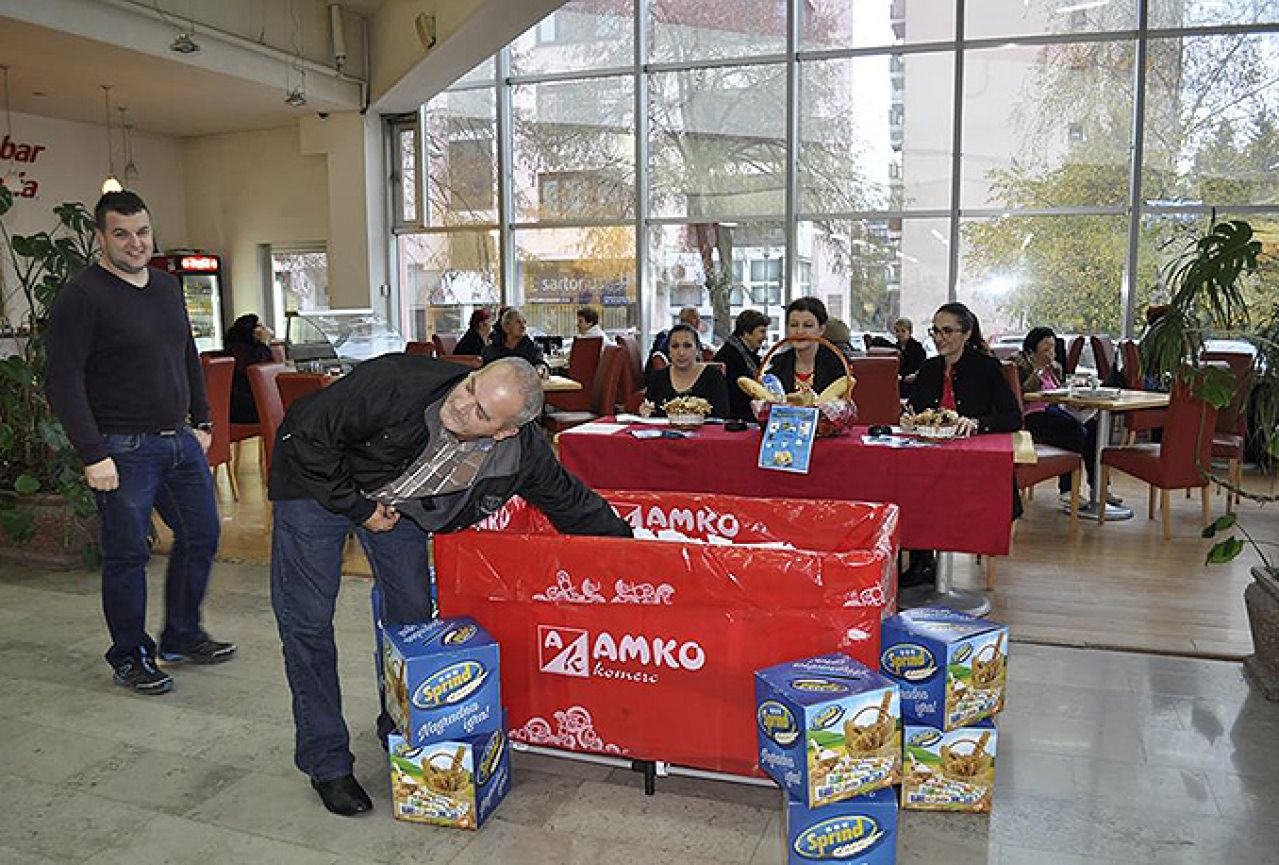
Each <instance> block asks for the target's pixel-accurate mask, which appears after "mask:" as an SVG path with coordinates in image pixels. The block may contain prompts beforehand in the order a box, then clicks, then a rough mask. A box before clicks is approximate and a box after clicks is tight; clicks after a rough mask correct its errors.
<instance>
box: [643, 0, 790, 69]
mask: <svg viewBox="0 0 1279 865" xmlns="http://www.w3.org/2000/svg"><path fill="white" fill-rule="evenodd" d="M649 9H650V12H649V28H650V29H649V34H650V35H649V39H650V48H649V59H650V60H651V61H652V62H654V63H687V62H691V61H698V60H703V61H704V60H723V59H727V58H734V57H751V56H754V55H759V54H780V53H781V52H783V51H785V50H786V3H785V2H784V0H649Z"/></svg>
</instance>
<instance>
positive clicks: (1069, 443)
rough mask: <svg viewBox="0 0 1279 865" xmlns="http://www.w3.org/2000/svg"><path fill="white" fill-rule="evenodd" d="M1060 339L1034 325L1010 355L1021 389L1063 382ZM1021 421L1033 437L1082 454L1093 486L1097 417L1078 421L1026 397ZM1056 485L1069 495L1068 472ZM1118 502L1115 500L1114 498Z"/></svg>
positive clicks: (1049, 387)
mask: <svg viewBox="0 0 1279 865" xmlns="http://www.w3.org/2000/svg"><path fill="white" fill-rule="evenodd" d="M1058 342H1059V340H1058V339H1057V335H1056V334H1055V333H1053V331H1052V329H1051V328H1047V327H1034V328H1031V330H1030V333H1028V334H1026V338H1025V339H1024V340H1022V343H1021V351H1020V352H1018V353H1017V354H1016V355H1014V356H1013V359H1012V361H1013V363H1014V364H1015V365H1016V366H1017V372H1018V374H1019V377H1020V379H1021V392H1022V393H1024V394H1025V393H1035V392H1037V391H1041V390H1052V389H1053V388H1057V387H1062V386H1063V385H1064V384H1065V383H1066V376H1065V373H1063V372H1062V370H1061V365H1060V364H1059V363H1058V362H1057V359H1056V355H1057V345H1058ZM1022 411H1023V417H1022V422H1023V423H1024V424H1025V426H1026V429H1027V430H1029V431H1030V436H1031V438H1033V439H1034V440H1035V441H1037V442H1039V443H1041V444H1046V445H1052V446H1053V447H1057V448H1061V449H1062V450H1068V451H1072V452H1073V453H1077V454H1079V455H1080V456H1082V457H1083V458H1084V472H1085V473H1086V474H1087V475H1088V486H1090V487H1091V486H1093V481H1094V478H1093V473H1094V471H1095V470H1096V466H1095V465H1094V462H1093V458H1094V457H1095V456H1096V454H1097V420H1096V418H1093V419H1091V420H1089V421H1088V422H1087V423H1081V422H1080V420H1079V419H1078V418H1076V417H1075V416H1074V415H1073V414H1071V413H1070V412H1069V411H1067V410H1066V409H1064V408H1062V407H1061V406H1058V405H1049V404H1048V403H1046V402H1039V401H1033V402H1032V401H1028V402H1027V403H1026V405H1025V408H1024V409H1023V410H1022ZM1057 489H1058V491H1059V492H1060V493H1061V495H1062V496H1067V497H1068V496H1069V495H1070V475H1062V476H1061V477H1060V478H1058V479H1057ZM1116 503H1117V502H1116Z"/></svg>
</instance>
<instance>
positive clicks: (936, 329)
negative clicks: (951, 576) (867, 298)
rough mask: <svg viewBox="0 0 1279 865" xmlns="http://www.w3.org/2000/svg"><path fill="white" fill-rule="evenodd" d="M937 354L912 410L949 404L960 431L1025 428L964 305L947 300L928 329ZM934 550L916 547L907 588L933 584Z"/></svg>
mask: <svg viewBox="0 0 1279 865" xmlns="http://www.w3.org/2000/svg"><path fill="white" fill-rule="evenodd" d="M928 333H929V335H930V336H932V338H933V343H934V344H935V345H936V346H937V356H936V357H931V358H929V359H928V360H926V361H924V365H923V366H921V367H920V368H919V375H918V377H917V378H916V379H915V389H914V391H912V392H911V395H910V399H909V400H908V403H909V406H910V409H909V410H910V411H911V412H912V413H913V412H920V411H923V410H924V409H929V408H949V409H953V410H954V411H955V412H956V413H958V415H959V424H958V426H959V434H960V435H962V436H969V435H973V434H979V433H991V432H1013V431H1014V430H1019V429H1021V412H1020V411H1019V410H1018V408H1017V398H1016V397H1014V396H1013V392H1012V389H1011V388H1010V387H1009V386H1008V382H1007V380H1005V379H1004V371H1003V367H1002V366H1000V363H999V360H998V358H996V357H995V356H994V355H992V354H991V353H990V349H989V348H988V347H987V345H986V341H985V340H984V339H983V338H982V335H981V325H980V324H979V323H978V321H977V317H976V316H975V315H973V313H972V311H971V310H970V309H969V308H968V307H966V306H964V305H963V304H962V303H947V304H944V305H943V306H941V307H940V308H939V309H938V310H937V313H936V314H935V315H934V316H933V326H932V327H930V328H929V329H928ZM1012 496H1013V519H1017V517H1019V516H1021V499H1020V498H1019V497H1018V496H1017V489H1016V486H1015V485H1014V487H1013V490H1012ZM934 559H935V557H934V554H933V551H932V550H911V551H910V567H909V568H908V569H907V570H906V571H905V572H904V573H902V575H901V579H900V581H899V583H898V585H899V586H900V587H902V588H907V587H910V586H916V585H922V584H924V583H928V582H931V581H932V579H933V577H934V576H935V565H934Z"/></svg>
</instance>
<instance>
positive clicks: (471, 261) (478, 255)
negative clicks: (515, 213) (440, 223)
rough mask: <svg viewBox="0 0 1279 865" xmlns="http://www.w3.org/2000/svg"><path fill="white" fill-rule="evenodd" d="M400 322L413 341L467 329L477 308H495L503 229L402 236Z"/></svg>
mask: <svg viewBox="0 0 1279 865" xmlns="http://www.w3.org/2000/svg"><path fill="white" fill-rule="evenodd" d="M397 248H398V253H399V265H400V267H399V278H400V307H401V308H400V320H401V321H402V322H404V325H403V328H402V329H403V330H404V332H405V334H406V336H407V337H408V338H409V339H421V338H423V337H426V336H429V335H430V334H433V333H458V334H460V333H462V332H463V331H464V330H466V322H467V320H468V319H469V318H470V314H471V311H472V310H473V309H475V308H476V307H480V306H486V307H495V306H496V305H497V304H498V302H499V300H500V293H499V291H498V256H497V232H495V231H448V232H435V233H431V234H402V235H400V236H399V237H398V238H397Z"/></svg>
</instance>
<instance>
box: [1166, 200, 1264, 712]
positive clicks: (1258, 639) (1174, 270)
mask: <svg viewBox="0 0 1279 865" xmlns="http://www.w3.org/2000/svg"><path fill="white" fill-rule="evenodd" d="M1260 255H1261V243H1260V241H1258V240H1257V239H1256V238H1255V237H1254V236H1253V231H1252V226H1250V225H1249V224H1248V223H1246V222H1243V221H1240V220H1235V221H1230V222H1223V223H1219V224H1217V225H1215V226H1213V228H1212V230H1211V231H1210V232H1209V233H1208V234H1207V235H1206V236H1204V237H1202V238H1199V239H1198V240H1196V241H1195V242H1194V243H1193V244H1191V245H1190V246H1189V247H1188V248H1187V249H1186V251H1185V252H1184V253H1183V254H1182V255H1181V256H1180V257H1179V258H1177V259H1176V260H1174V261H1173V262H1172V263H1171V264H1170V265H1169V267H1168V270H1167V272H1166V279H1167V285H1168V286H1169V288H1170V290H1171V292H1172V296H1171V298H1170V300H1169V303H1168V310H1167V313H1166V314H1165V315H1164V316H1163V317H1162V318H1160V319H1159V320H1158V321H1156V322H1155V324H1154V325H1152V326H1151V328H1150V330H1149V331H1148V332H1147V333H1146V335H1145V337H1144V338H1143V339H1142V359H1143V362H1144V364H1145V368H1146V369H1147V370H1149V371H1151V372H1153V373H1155V374H1157V375H1160V376H1165V377H1172V376H1183V377H1189V379H1190V381H1191V383H1192V386H1193V387H1194V389H1195V392H1196V393H1197V394H1198V395H1199V396H1201V397H1202V398H1203V399H1204V400H1205V402H1207V403H1209V404H1211V405H1214V406H1216V407H1217V408H1218V409H1220V408H1223V407H1225V406H1226V405H1229V404H1230V402H1231V399H1232V398H1233V396H1234V389H1235V386H1236V385H1235V379H1234V377H1233V376H1232V375H1230V374H1229V373H1227V372H1225V371H1224V370H1221V369H1218V368H1215V367H1212V366H1205V365H1202V364H1201V362H1200V360H1199V357H1200V352H1201V350H1202V349H1203V347H1204V344H1205V343H1206V342H1207V341H1208V340H1210V339H1233V340H1245V341H1247V342H1248V343H1249V344H1251V345H1252V347H1253V349H1254V350H1255V351H1256V354H1255V356H1254V359H1253V369H1252V379H1251V382H1250V384H1249V388H1250V392H1249V394H1248V395H1247V397H1246V399H1245V401H1244V403H1243V404H1244V406H1245V410H1247V411H1248V412H1249V416H1250V418H1251V426H1252V431H1253V434H1254V435H1255V436H1256V441H1257V453H1258V454H1259V462H1260V464H1261V465H1262V466H1263V467H1265V468H1266V469H1268V470H1269V471H1274V467H1275V461H1276V459H1279V430H1277V429H1276V425H1277V424H1279V303H1277V302H1275V301H1274V300H1271V301H1270V303H1269V305H1268V306H1264V307H1262V308H1259V309H1258V308H1252V307H1254V304H1250V303H1249V300H1248V296H1247V294H1246V289H1247V287H1248V282H1249V281H1250V280H1253V279H1255V278H1256V273H1257V267H1258V258H1259V256H1260ZM1205 426H1206V424H1201V427H1200V431H1199V434H1200V435H1201V436H1203V435H1212V430H1210V429H1205V428H1204V427H1205ZM1199 470H1200V472H1202V473H1203V475H1204V477H1205V478H1206V479H1207V480H1208V482H1209V483H1211V484H1213V485H1215V486H1218V487H1224V488H1226V489H1227V490H1229V491H1231V492H1233V493H1234V494H1235V495H1236V496H1238V497H1239V498H1241V499H1244V500H1247V501H1252V502H1255V503H1257V504H1259V505H1261V506H1262V507H1265V506H1266V505H1268V504H1273V503H1274V502H1275V501H1277V500H1279V496H1275V495H1264V494H1261V493H1256V492H1249V491H1248V490H1246V489H1242V488H1241V487H1240V486H1238V485H1236V484H1234V483H1232V482H1231V481H1230V480H1228V479H1227V478H1225V477H1223V476H1221V475H1218V474H1215V473H1214V472H1213V471H1212V468H1211V467H1210V466H1200V467H1199ZM1235 531H1237V532H1238V533H1239V534H1240V535H1242V536H1243V537H1242V539H1241V538H1240V537H1237V536H1236V535H1235V534H1234V532H1235ZM1221 534H1225V536H1224V537H1222V538H1221V539H1220V540H1217V542H1216V543H1215V544H1213V546H1212V548H1211V549H1209V551H1208V556H1207V563H1208V564H1215V563H1222V562H1228V561H1231V560H1232V559H1234V558H1236V557H1237V556H1239V555H1240V554H1241V553H1242V552H1244V550H1245V549H1247V548H1248V547H1251V548H1252V549H1253V551H1254V552H1255V553H1256V555H1257V557H1258V559H1259V563H1258V564H1257V565H1256V566H1255V567H1253V568H1252V576H1253V582H1252V583H1251V584H1249V586H1248V588H1247V589H1246V590H1245V592H1244V600H1245V603H1246V604H1247V607H1248V622H1249V626H1250V627H1251V629H1252V642H1253V646H1254V650H1255V653H1254V654H1253V655H1252V656H1250V657H1249V658H1248V659H1247V660H1246V661H1245V668H1246V669H1247V670H1248V671H1249V673H1251V674H1252V676H1253V678H1254V680H1255V681H1256V682H1257V683H1258V685H1259V686H1260V688H1261V690H1262V691H1263V692H1264V693H1265V695H1266V696H1267V697H1268V698H1269V699H1272V700H1279V567H1276V561H1275V559H1274V558H1273V557H1270V556H1267V554H1266V550H1265V548H1266V547H1267V546H1274V544H1272V543H1271V542H1270V541H1267V540H1260V539H1257V538H1254V537H1253V536H1252V535H1251V534H1249V533H1248V531H1247V530H1246V529H1245V528H1244V526H1243V525H1241V524H1240V523H1239V522H1238V520H1237V518H1236V516H1235V515H1234V514H1227V515H1226V516H1223V517H1221V518H1219V519H1218V520H1216V521H1215V522H1213V523H1212V524H1211V525H1209V526H1208V527H1207V528H1205V529H1204V537H1207V538H1216V537H1217V536H1218V535H1221Z"/></svg>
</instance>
